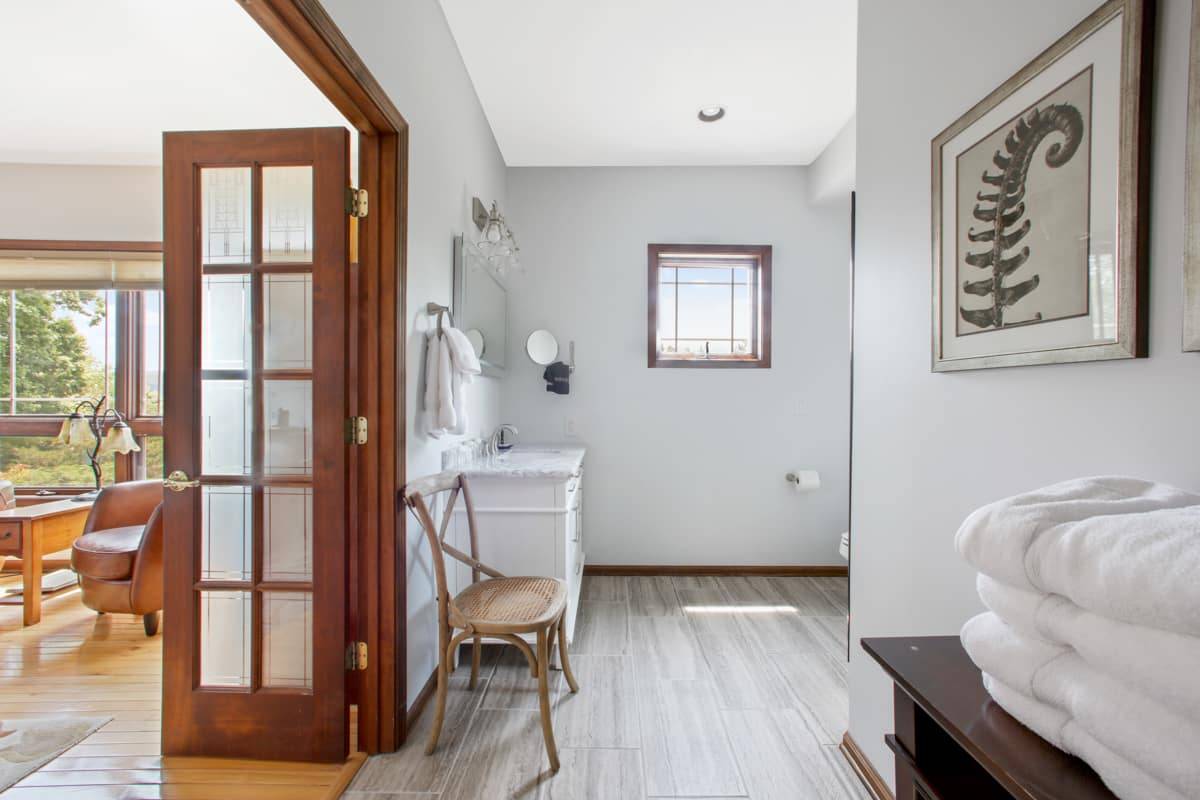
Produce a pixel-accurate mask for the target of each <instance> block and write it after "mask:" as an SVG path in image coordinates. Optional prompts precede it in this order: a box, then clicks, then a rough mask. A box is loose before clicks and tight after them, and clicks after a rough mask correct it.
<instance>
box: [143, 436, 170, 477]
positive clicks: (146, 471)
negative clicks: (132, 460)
mask: <svg viewBox="0 0 1200 800" xmlns="http://www.w3.org/2000/svg"><path fill="white" fill-rule="evenodd" d="M138 446H139V447H141V448H142V452H140V453H137V456H138V462H137V464H138V467H137V479H138V480H145V479H147V478H162V477H165V476H164V475H163V437H161V436H143V437H141V438H139V439H138Z"/></svg>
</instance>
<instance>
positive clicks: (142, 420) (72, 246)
mask: <svg viewBox="0 0 1200 800" xmlns="http://www.w3.org/2000/svg"><path fill="white" fill-rule="evenodd" d="M162 249H163V246H162V242H161V241H159V242H152V241H115V240H105V241H101V240H84V239H0V252H3V251H8V250H14V251H24V252H44V253H162ZM133 294H134V293H133V292H129V291H119V292H118V293H117V303H116V309H115V320H114V322H115V325H116V351H117V360H116V370H115V377H114V380H113V395H114V396H113V397H110V398H109V405H110V406H111V407H113V408H116V409H117V410H118V411H120V412H121V415H122V416H124V417H125V419H126V421H127V422H128V423H129V427H130V428H131V429H132V430H133V433H134V435H135V436H139V437H140V436H162V430H163V425H162V417H142V416H139V415H140V413H141V407H140V406H141V403H140V398H141V395H140V383H141V369H140V368H138V367H139V366H140V360H141V329H142V318H141V313H142V309H141V303H140V302H139V301H138V300H136V299H135V298H134V297H133ZM65 418H66V415H65V414H0V437H4V436H29V437H53V436H57V435H58V432H59V430H60V429H61V428H62V423H63V420H64V419H65ZM135 458H136V454H134V453H118V454H116V455H115V456H113V460H114V465H115V474H114V475H113V476H112V478H113V480H114V481H117V482H121V481H128V480H133V478H134V477H135V472H136V464H135ZM18 489H19V492H20V493H21V494H22V495H27V494H30V493H36V492H39V491H52V492H54V493H56V494H61V495H72V494H82V493H83V492H86V491H90V490H91V489H92V486H91V485H88V486H21V487H18Z"/></svg>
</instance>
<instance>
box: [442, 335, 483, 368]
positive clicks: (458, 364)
mask: <svg viewBox="0 0 1200 800" xmlns="http://www.w3.org/2000/svg"><path fill="white" fill-rule="evenodd" d="M444 332H445V334H446V336H445V342H446V345H447V346H449V348H450V356H451V358H452V359H453V361H454V368H455V370H457V371H458V372H461V373H463V374H464V375H478V374H479V372H480V369H481V367H480V365H479V356H477V355H475V348H474V347H472V346H471V340H470V339H468V338H467V335H466V334H465V333H463V332H462V331H460V330H459V329H458V328H445V329H444Z"/></svg>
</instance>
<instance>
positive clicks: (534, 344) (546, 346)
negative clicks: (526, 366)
mask: <svg viewBox="0 0 1200 800" xmlns="http://www.w3.org/2000/svg"><path fill="white" fill-rule="evenodd" d="M525 352H526V353H529V357H530V358H531V359H533V363H535V364H541V365H542V366H545V365H547V364H549V363H550V362H552V361H553V360H554V359H555V358H557V357H558V339H555V338H554V334H553V333H551V332H550V331H547V330H537V331H534V332H533V333H531V334H529V338H528V339H526V340H525Z"/></svg>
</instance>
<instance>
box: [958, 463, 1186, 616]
mask: <svg viewBox="0 0 1200 800" xmlns="http://www.w3.org/2000/svg"><path fill="white" fill-rule="evenodd" d="M955 547H956V548H957V549H958V552H959V554H960V555H962V556H963V558H965V559H966V560H967V561H968V562H970V563H971V564H972V565H973V566H975V568H976V569H978V570H979V571H980V572H983V573H984V574H986V575H990V576H991V577H993V578H995V579H997V580H999V581H1002V582H1004V583H1007V584H1009V585H1011V586H1016V587H1018V588H1021V589H1025V590H1027V591H1037V592H1045V593H1049V594H1059V595H1063V596H1064V597H1067V598H1068V599H1070V600H1071V601H1072V602H1074V603H1075V604H1076V605H1077V606H1079V607H1081V608H1084V609H1087V610H1089V611H1093V612H1096V613H1097V614H1100V615H1102V616H1106V617H1109V618H1111V619H1117V620H1122V621H1124V622H1129V623H1133V624H1137V625H1149V626H1153V627H1158V628H1163V629H1165V630H1171V631H1176V632H1179V633H1185V634H1189V635H1197V636H1200V614H1197V613H1196V609H1197V608H1200V581H1197V580H1196V579H1195V576H1196V575H1197V574H1200V495H1195V494H1191V493H1190V492H1184V491H1182V490H1180V489H1175V488H1173V487H1170V486H1166V485H1163V484H1159V483H1151V482H1149V481H1143V480H1137V479H1134V478H1119V477H1102V478H1081V479H1078V480H1073V481H1066V482H1064V483H1059V484H1055V485H1054V486H1049V487H1047V488H1045V489H1039V490H1037V491H1034V492H1027V493H1025V494H1021V495H1017V496H1015V497H1010V498H1007V499H1005V500H1000V501H998V502H995V503H992V504H990V505H987V506H984V507H983V508H981V509H978V510H977V511H975V512H974V513H972V514H971V515H970V516H969V517H967V519H966V521H965V522H963V524H962V527H961V528H960V529H959V531H958V534H957V536H956V537H955Z"/></svg>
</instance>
